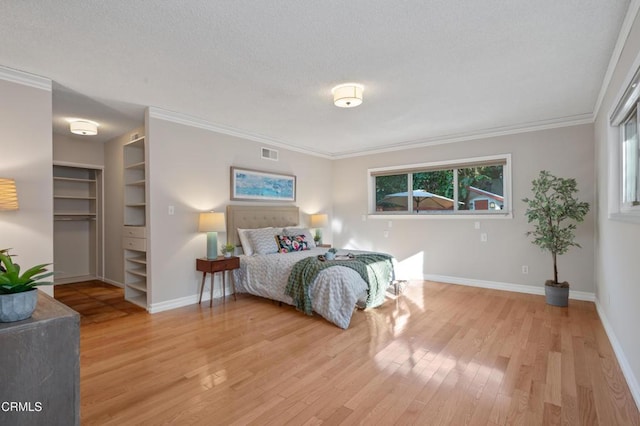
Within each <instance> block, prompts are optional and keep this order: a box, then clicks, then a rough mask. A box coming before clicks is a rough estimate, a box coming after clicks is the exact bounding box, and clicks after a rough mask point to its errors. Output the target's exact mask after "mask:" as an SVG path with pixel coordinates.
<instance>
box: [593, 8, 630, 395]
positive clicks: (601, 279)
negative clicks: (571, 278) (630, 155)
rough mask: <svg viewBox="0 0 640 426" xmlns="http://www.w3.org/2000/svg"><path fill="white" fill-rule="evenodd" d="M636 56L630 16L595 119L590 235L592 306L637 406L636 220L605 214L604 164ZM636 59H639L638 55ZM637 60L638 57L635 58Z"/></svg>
mask: <svg viewBox="0 0 640 426" xmlns="http://www.w3.org/2000/svg"><path fill="white" fill-rule="evenodd" d="M639 57H640V18H639V17H638V16H636V18H635V22H634V24H633V27H632V30H631V33H630V34H629V36H628V38H627V41H626V44H625V47H624V49H623V51H622V55H621V57H620V59H619V61H618V64H617V67H616V69H615V72H614V74H613V77H612V80H611V83H610V84H609V87H608V89H607V91H606V95H605V97H604V101H603V103H602V106H601V107H600V110H599V113H598V115H597V118H596V124H595V143H596V160H597V162H596V169H597V171H598V180H597V187H598V220H597V223H596V235H597V236H598V240H597V242H598V246H597V247H598V250H597V252H596V283H597V291H596V292H597V301H596V302H597V306H598V309H599V312H600V316H601V318H602V320H603V323H604V324H605V326H606V327H608V329H607V332H608V333H609V338H610V340H611V341H612V343H613V345H614V349H617V354H618V358H619V360H620V364H621V367H622V369H623V371H624V373H625V376H626V378H627V382H628V383H629V386H630V387H631V390H632V393H633V394H634V397H635V400H636V404H638V405H639V406H640V334H639V333H638V324H640V309H638V303H639V302H640V278H639V275H638V252H639V251H638V245H639V242H640V224H633V223H625V222H620V221H616V220H612V219H609V205H610V204H611V202H612V201H613V204H615V197H614V194H612V191H615V190H616V189H617V185H616V183H615V181H614V179H617V176H616V173H615V169H612V168H610V166H609V164H610V163H611V158H613V150H615V147H616V141H617V140H618V132H617V131H616V129H614V128H611V127H610V126H609V122H608V117H609V115H610V113H611V109H612V107H613V106H615V105H616V104H617V102H618V95H619V93H620V92H621V91H622V90H623V89H624V87H625V84H626V82H625V80H626V79H627V77H628V76H629V74H630V73H631V74H632V73H634V72H635V70H636V69H637V68H634V67H632V64H633V63H634V61H638V59H637V58H639ZM639 62H640V61H639ZM636 63H638V62H636Z"/></svg>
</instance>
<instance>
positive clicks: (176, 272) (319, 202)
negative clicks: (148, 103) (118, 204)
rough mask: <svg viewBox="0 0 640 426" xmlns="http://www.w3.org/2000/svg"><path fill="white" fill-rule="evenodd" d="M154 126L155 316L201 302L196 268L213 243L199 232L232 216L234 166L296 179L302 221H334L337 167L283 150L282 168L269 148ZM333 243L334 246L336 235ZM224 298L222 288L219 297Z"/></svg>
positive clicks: (160, 123) (154, 121) (156, 121)
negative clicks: (181, 302)
mask: <svg viewBox="0 0 640 426" xmlns="http://www.w3.org/2000/svg"><path fill="white" fill-rule="evenodd" d="M146 124H147V137H148V145H147V146H148V150H149V164H148V166H149V177H148V179H149V182H150V194H149V198H150V200H149V203H150V204H149V206H148V208H149V210H150V218H149V219H150V220H149V224H148V225H149V230H148V232H150V237H149V238H150V240H149V244H150V248H149V254H150V256H151V265H150V269H151V271H150V273H149V271H147V273H148V274H149V277H148V280H149V281H150V282H151V285H152V291H151V298H152V300H151V304H152V309H153V305H155V306H158V304H162V303H167V302H170V301H172V300H177V299H181V298H189V297H193V296H195V295H196V294H197V291H198V286H199V282H200V279H201V274H200V273H197V272H196V270H195V262H196V258H198V257H202V256H204V255H205V254H206V235H204V234H202V233H199V232H197V227H198V214H199V213H200V212H202V211H209V210H213V209H215V210H216V211H224V209H225V208H226V205H227V204H229V203H230V200H229V198H230V194H229V192H230V183H229V180H230V167H231V166H241V167H247V168H252V169H257V170H265V171H272V172H281V173H287V174H293V175H296V176H297V183H298V187H297V201H296V203H295V204H296V205H297V206H299V207H300V210H301V213H302V214H301V216H302V220H303V221H304V220H306V219H307V216H306V214H311V213H316V212H319V211H323V212H326V213H329V214H331V211H330V207H331V189H332V180H331V179H332V177H331V161H330V160H326V159H322V158H318V157H312V156H309V155H305V154H301V153H298V152H293V151H288V150H285V149H281V148H275V149H278V150H279V152H280V160H279V161H277V162H275V161H272V160H262V159H261V158H260V154H261V147H263V146H265V145H264V144H260V143H257V142H253V141H250V140H246V139H240V138H237V137H233V136H228V135H224V134H220V133H216V132H213V131H211V130H207V129H204V128H198V127H193V126H189V125H184V124H178V123H176V122H173V121H168V120H165V119H162V118H158V115H156V114H154V113H153V112H152V113H151V114H149V117H148V120H147V123H146ZM271 148H274V147H271ZM234 203H236V204H242V202H234ZM253 204H255V203H253ZM290 204H291V203H290ZM170 205H171V206H175V214H174V215H172V216H170V215H168V207H169V206H170ZM326 239H327V241H329V236H328V235H327V238H326ZM218 241H219V242H220V243H222V242H224V241H226V235H225V234H224V233H223V234H221V235H218ZM218 276H219V274H218ZM220 293H221V290H220V287H219V284H216V291H215V294H214V297H216V295H218V294H220Z"/></svg>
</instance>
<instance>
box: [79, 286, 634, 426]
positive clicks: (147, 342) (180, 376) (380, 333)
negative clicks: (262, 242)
mask: <svg viewBox="0 0 640 426" xmlns="http://www.w3.org/2000/svg"><path fill="white" fill-rule="evenodd" d="M81 404H82V408H81V416H82V424H83V425H107V424H113V425H125V424H136V425H137V424H149V425H158V424H179V425H189V424H202V425H218V424H219V425H227V424H237V425H244V424H256V425H268V424H273V425H282V424H291V425H319V424H327V425H335V424H367V425H368V424H380V425H392V424H401V425H404V424H420V425H424V424H435V425H449V424H450V425H461V424H474V425H485V424H489V425H496V424H497V425H501V424H530V425H547V424H549V425H550V424H570V425H596V424H600V425H638V424H640V417H639V413H638V409H637V408H636V406H635V404H634V402H633V399H632V396H631V394H630V392H629V389H628V388H627V385H626V383H625V381H624V378H623V376H622V373H621V371H620V368H619V366H618V364H617V362H616V360H615V357H614V354H613V351H612V349H611V345H610V344H609V341H608V340H607V337H606V335H605V332H604V330H603V328H602V324H601V323H600V321H599V319H598V315H597V313H596V310H595V307H594V305H593V303H590V302H579V301H570V306H569V308H568V309H565V308H556V307H551V306H547V305H545V303H544V298H543V297H542V296H532V295H525V294H517V293H509V292H501V291H494V290H486V289H479V288H473V287H464V286H455V285H448V284H440V283H433V282H425V283H422V282H414V283H411V284H410V285H409V286H408V287H407V288H406V289H405V292H404V293H403V294H401V295H400V296H398V297H397V298H395V299H394V298H390V299H389V300H387V302H386V303H385V305H384V306H383V307H381V308H378V309H374V310H368V311H356V312H355V313H354V315H353V319H352V321H351V326H350V327H349V329H347V330H341V329H339V328H338V327H336V326H334V325H332V324H330V323H328V322H327V321H325V320H323V319H322V318H320V317H318V316H314V317H307V316H305V315H303V314H301V313H298V312H296V311H295V310H294V309H293V308H291V307H288V306H283V307H279V306H278V305H277V304H274V303H273V302H270V301H267V300H264V299H259V298H256V297H253V296H248V295H239V297H238V300H237V301H236V302H234V301H233V300H232V299H229V298H227V300H226V301H222V300H219V299H217V300H216V301H215V302H214V306H213V308H212V309H210V308H209V306H208V303H207V304H204V305H202V306H198V305H192V306H189V307H185V308H180V309H175V310H172V311H167V312H162V313H157V314H154V315H149V314H146V313H139V312H138V313H132V314H130V315H128V316H126V317H120V318H114V319H111V320H109V321H103V322H89V321H87V322H83V323H82V327H81Z"/></svg>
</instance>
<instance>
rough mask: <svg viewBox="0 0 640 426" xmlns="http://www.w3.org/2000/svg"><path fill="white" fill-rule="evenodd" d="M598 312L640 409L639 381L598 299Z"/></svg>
mask: <svg viewBox="0 0 640 426" xmlns="http://www.w3.org/2000/svg"><path fill="white" fill-rule="evenodd" d="M595 302H596V310H597V311H598V315H599V316H600V321H601V322H602V325H603V327H604V331H605V333H607V337H608V338H609V342H611V347H613V352H614V353H615V354H616V358H617V359H618V364H620V369H621V370H622V374H623V375H624V378H625V379H626V380H627V385H628V386H629V390H631V395H632V396H633V399H634V400H635V402H636V407H638V409H640V383H639V382H638V379H637V378H636V377H635V376H634V375H633V369H632V368H631V365H629V361H628V360H627V357H626V355H625V353H624V350H622V346H621V345H620V342H619V341H618V338H617V337H616V334H615V333H614V332H613V328H612V327H611V324H610V323H609V320H608V319H607V316H606V315H605V313H604V309H602V305H601V304H600V300H599V299H596V301H595Z"/></svg>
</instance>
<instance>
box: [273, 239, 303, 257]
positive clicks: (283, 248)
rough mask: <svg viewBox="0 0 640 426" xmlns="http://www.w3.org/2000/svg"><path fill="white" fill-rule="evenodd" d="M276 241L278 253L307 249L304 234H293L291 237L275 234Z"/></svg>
mask: <svg viewBox="0 0 640 426" xmlns="http://www.w3.org/2000/svg"><path fill="white" fill-rule="evenodd" d="M276 242H277V243H278V251H279V252H280V253H291V252H293V251H302V250H309V244H308V243H307V241H306V237H305V236H304V235H294V236H292V237H289V236H287V235H276Z"/></svg>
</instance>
